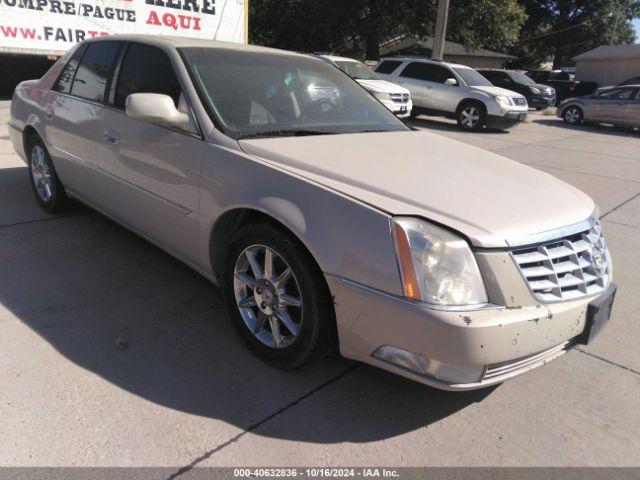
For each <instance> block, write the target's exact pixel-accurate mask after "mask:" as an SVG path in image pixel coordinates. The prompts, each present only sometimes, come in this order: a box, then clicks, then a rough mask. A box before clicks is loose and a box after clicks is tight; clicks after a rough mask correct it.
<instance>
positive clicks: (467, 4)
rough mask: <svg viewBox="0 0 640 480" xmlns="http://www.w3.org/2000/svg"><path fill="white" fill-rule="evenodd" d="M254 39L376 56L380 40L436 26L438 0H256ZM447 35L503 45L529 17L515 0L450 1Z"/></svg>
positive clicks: (420, 32) (513, 39)
mask: <svg viewBox="0 0 640 480" xmlns="http://www.w3.org/2000/svg"><path fill="white" fill-rule="evenodd" d="M250 5H251V12H250V14H251V17H250V18H251V20H250V38H251V41H252V42H253V43H256V44H259V45H268V46H273V47H278V48H286V49H290V50H300V51H307V52H313V51H324V52H338V53H342V54H347V55H351V56H355V57H360V58H368V59H377V58H378V55H379V49H378V45H379V44H380V42H381V41H383V40H386V39H388V38H392V37H394V36H397V35H402V34H411V35H418V36H423V35H429V34H433V31H434V30H435V23H436V16H437V8H438V0H252V1H251V2H250ZM449 18H450V21H449V28H448V35H447V37H448V38H449V39H450V40H454V41H460V42H462V43H464V44H465V45H467V46H469V47H485V48H492V49H504V48H507V47H508V46H510V45H513V44H514V43H515V42H516V41H517V34H518V32H519V30H520V27H521V25H522V24H523V22H524V21H525V18H526V17H525V13H524V8H523V7H522V6H521V5H520V4H519V3H518V2H517V1H516V0H474V1H469V0H452V2H451V8H450V17H449Z"/></svg>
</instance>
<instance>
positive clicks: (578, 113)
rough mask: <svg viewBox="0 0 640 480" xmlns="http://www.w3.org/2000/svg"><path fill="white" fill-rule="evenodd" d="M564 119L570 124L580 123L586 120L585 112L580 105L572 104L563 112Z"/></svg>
mask: <svg viewBox="0 0 640 480" xmlns="http://www.w3.org/2000/svg"><path fill="white" fill-rule="evenodd" d="M562 119H563V120H564V121H565V123H568V124H569V125H580V124H581V123H582V122H583V121H584V112H583V111H582V109H581V108H580V107H578V106H576V105H571V106H569V107H567V108H566V109H565V110H564V112H562Z"/></svg>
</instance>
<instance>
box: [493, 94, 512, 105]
mask: <svg viewBox="0 0 640 480" xmlns="http://www.w3.org/2000/svg"><path fill="white" fill-rule="evenodd" d="M493 98H495V99H496V102H498V104H499V105H500V106H501V107H510V106H511V100H509V97H507V96H506V95H494V97H493Z"/></svg>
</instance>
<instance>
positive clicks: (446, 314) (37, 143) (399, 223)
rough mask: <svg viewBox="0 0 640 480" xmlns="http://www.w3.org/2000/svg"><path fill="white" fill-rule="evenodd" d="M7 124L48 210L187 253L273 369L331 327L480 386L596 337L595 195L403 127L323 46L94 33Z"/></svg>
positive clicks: (25, 98)
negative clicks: (99, 220)
mask: <svg viewBox="0 0 640 480" xmlns="http://www.w3.org/2000/svg"><path fill="white" fill-rule="evenodd" d="M9 130H10V136H11V140H12V143H13V146H14V148H15V150H16V152H17V153H18V154H19V155H20V156H21V157H22V158H23V159H24V161H25V162H26V164H27V165H28V171H29V178H30V181H31V184H32V187H33V191H34V194H35V197H36V199H37V201H38V202H39V204H40V205H41V206H42V208H44V209H45V210H47V211H48V212H51V213H56V212H61V211H63V210H64V208H65V207H66V205H67V203H68V201H69V199H70V198H73V199H76V200H79V201H81V202H83V203H85V204H87V205H89V206H91V207H93V208H95V209H96V210H98V211H100V212H102V213H103V214H104V215H106V216H108V217H110V218H112V219H114V220H115V221H117V222H119V223H120V224H122V225H124V226H125V227H127V228H129V229H131V230H133V231H134V232H136V233H137V234H139V235H141V236H143V237H144V238H146V239H148V240H149V241H150V242H152V243H154V244H156V245H157V246H159V247H160V248H162V249H164V250H165V251H167V252H168V253H170V254H171V255H174V256H175V257H177V258H179V259H181V260H182V261H183V262H185V263H186V264H188V265H190V266H191V267H193V268H194V269H195V270H197V271H198V272H200V273H201V274H202V275H204V276H205V277H206V278H208V279H209V280H211V281H212V282H213V283H214V284H216V285H218V286H219V287H220V288H221V289H222V291H223V294H224V297H225V301H226V304H227V306H228V310H229V317H230V320H231V321H232V322H233V323H234V324H235V326H236V327H237V330H238V332H239V334H240V335H241V336H242V338H243V339H244V340H245V341H246V344H247V345H248V347H249V348H250V349H251V350H253V351H254V352H255V353H256V354H257V355H259V356H260V357H261V358H263V359H265V361H267V362H270V363H271V364H273V365H275V366H277V367H279V368H295V367H299V366H301V365H303V364H304V363H306V362H308V361H310V360H313V359H315V358H318V357H320V356H322V355H324V354H326V353H328V352H331V351H332V350H334V349H335V348H336V347H338V348H339V350H340V352H341V354H342V355H343V356H345V357H347V358H351V359H355V360H359V361H362V362H366V363H369V364H371V365H375V366H377V367H380V368H383V369H386V370H389V371H391V372H395V373H397V374H400V375H404V376H406V377H409V378H411V379H414V380H416V381H419V382H422V383H425V384H427V385H431V386H434V387H437V388H442V389H449V390H466V389H474V388H482V387H486V386H489V385H493V384H497V383H501V382H503V381H504V380H506V379H509V378H511V377H514V376H516V375H519V374H521V373H524V372H527V371H529V370H531V369H533V368H536V367H538V366H540V365H543V364H545V363H546V362H548V361H550V360H552V359H554V358H556V357H558V356H560V355H561V354H563V353H564V352H566V351H567V350H569V349H570V348H571V347H572V346H574V345H577V344H581V343H589V342H592V341H593V340H594V338H595V337H596V336H597V334H598V333H599V332H600V331H601V330H602V328H603V326H604V325H605V323H606V322H607V320H608V319H609V316H610V312H611V306H612V303H613V299H614V296H615V291H616V287H615V285H614V284H613V283H612V267H611V259H610V256H609V252H608V250H607V247H606V245H605V240H604V237H603V233H602V229H601V227H600V224H599V222H598V213H597V208H596V206H595V205H594V202H593V201H592V200H591V199H590V198H589V197H588V196H586V195H585V194H583V193H582V192H580V191H579V190H577V189H575V188H573V187H571V186H569V185H567V184H565V183H563V182H561V181H559V180H557V179H555V178H553V177H552V176H550V175H547V174H545V173H543V172H540V171H537V170H534V169H532V168H529V167H527V166H524V165H521V164H519V163H516V162H513V161H510V160H508V159H506V158H503V157H500V156H498V155H495V154H493V153H489V152H486V151H483V150H480V149H477V148H474V147H471V146H468V145H465V144H463V143H459V142H456V141H453V140H450V139H447V138H445V137H442V136H440V135H436V134H433V133H429V132H426V131H414V130H412V129H411V128H409V127H407V126H405V124H403V123H402V122H401V121H400V120H398V119H397V118H396V117H395V116H394V115H393V114H392V113H391V112H389V110H388V109H387V108H385V107H384V105H382V104H381V103H380V102H379V101H377V100H376V99H375V98H374V97H372V96H371V95H369V94H368V93H367V91H366V90H365V89H364V88H362V87H361V86H360V85H359V84H358V83H356V82H355V81H353V80H352V79H351V78H349V77H348V76H347V75H346V74H344V73H343V72H341V71H340V70H338V69H336V68H333V67H332V66H330V65H328V64H326V63H325V62H323V61H322V60H319V59H317V58H312V57H309V56H305V55H299V54H295V53H290V52H285V51H280V50H273V49H267V48H258V47H251V46H239V45H233V44H224V43H216V42H210V41H203V40H194V39H179V38H168V37H152V36H112V37H103V38H100V39H92V40H88V41H86V42H83V43H81V44H80V45H78V46H76V47H74V48H73V49H72V50H71V51H69V52H68V54H67V55H65V56H64V57H63V58H61V59H60V60H59V61H58V62H57V63H56V64H55V65H54V66H53V67H52V68H51V69H50V70H49V71H48V72H47V73H46V74H45V75H44V76H43V77H42V78H41V79H39V80H32V81H27V82H23V83H22V84H20V85H19V86H18V87H17V89H16V91H15V93H14V96H13V101H12V104H11V118H10V126H9ZM51 225H52V226H53V225H55V224H51ZM52 228H55V227H52ZM212 355H215V353H213V352H212Z"/></svg>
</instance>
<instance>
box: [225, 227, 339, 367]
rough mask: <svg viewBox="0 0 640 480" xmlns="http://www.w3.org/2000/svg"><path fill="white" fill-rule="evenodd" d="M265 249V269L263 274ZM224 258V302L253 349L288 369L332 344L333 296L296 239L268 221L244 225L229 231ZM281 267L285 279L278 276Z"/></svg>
mask: <svg viewBox="0 0 640 480" xmlns="http://www.w3.org/2000/svg"><path fill="white" fill-rule="evenodd" d="M269 251H270V252H271V253H270V255H271V256H272V258H273V261H272V265H273V267H272V274H271V275H268V274H264V273H265V265H266V262H265V259H266V256H267V252H269ZM250 257H252V260H250ZM225 258H226V260H225V265H224V271H223V272H222V274H223V278H222V286H223V290H224V299H225V303H226V306H227V309H228V311H229V314H230V317H231V320H232V322H233V324H234V326H235V327H236V329H237V330H238V332H239V333H240V335H241V337H242V338H243V339H244V341H245V343H246V344H247V346H248V347H249V349H250V350H251V351H252V352H253V353H255V354H256V355H257V356H258V357H260V358H261V359H263V360H265V361H266V362H267V363H270V364H271V365H273V366H275V367H277V368H280V369H283V370H289V369H294V368H298V367H301V366H302V365H304V364H305V363H307V362H309V361H311V360H313V359H316V358H320V357H322V356H323V355H325V354H327V353H329V352H331V351H332V350H333V348H334V347H335V345H336V343H337V342H336V340H335V325H336V323H335V312H334V308H333V300H332V297H331V294H330V292H329V288H328V286H327V284H326V282H325V280H324V277H323V275H322V272H321V271H320V268H319V267H318V266H317V264H316V263H315V261H314V260H313V258H312V257H311V256H310V255H309V253H308V252H307V251H306V249H305V248H304V247H303V246H302V245H301V244H300V242H298V241H297V239H295V238H293V237H292V236H291V235H290V234H289V233H288V232H285V231H284V230H283V229H279V228H277V227H274V226H272V225H270V224H266V223H265V224H255V225H248V226H246V227H243V228H241V229H240V230H238V231H237V232H236V233H235V234H234V235H233V237H232V239H231V242H230V245H229V248H228V250H227V252H226V255H225ZM252 261H253V262H254V264H255V263H257V265H258V267H257V268H258V269H259V270H260V271H259V272H258V274H257V275H256V273H255V270H254V268H255V267H254V266H253V264H252ZM287 269H288V270H289V271H290V273H291V274H290V275H289V277H288V279H286V280H284V282H278V279H280V280H282V279H283V278H284V277H285V275H283V272H284V271H285V270H287ZM266 277H269V278H268V280H266V281H265V278H266ZM243 301H244V303H242V302H243ZM298 302H299V306H298V305H297V303H298ZM241 303H242V306H241ZM283 310H284V312H285V313H283V312H282V311H283ZM287 317H288V318H287ZM283 319H284V320H283ZM274 329H275V330H274ZM274 332H275V334H274Z"/></svg>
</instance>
